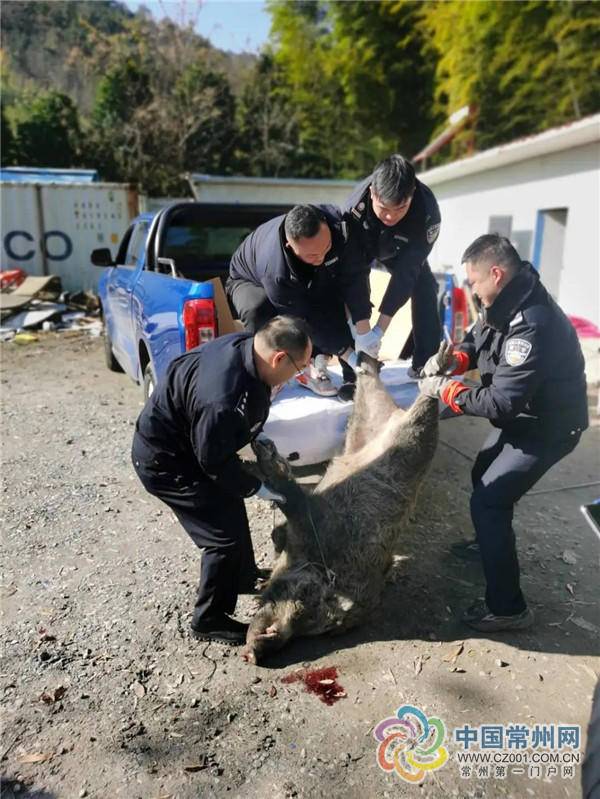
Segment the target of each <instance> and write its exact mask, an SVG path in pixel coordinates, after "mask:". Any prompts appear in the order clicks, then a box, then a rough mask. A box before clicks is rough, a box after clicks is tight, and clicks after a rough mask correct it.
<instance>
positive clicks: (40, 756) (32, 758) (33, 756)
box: [17, 752, 54, 763]
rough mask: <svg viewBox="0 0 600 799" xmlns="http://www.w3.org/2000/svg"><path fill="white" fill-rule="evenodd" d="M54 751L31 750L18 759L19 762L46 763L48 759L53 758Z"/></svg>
mask: <svg viewBox="0 0 600 799" xmlns="http://www.w3.org/2000/svg"><path fill="white" fill-rule="evenodd" d="M53 757H54V752H46V753H44V752H30V753H29V754H27V755H19V757H17V761H18V762H19V763H45V762H46V761H47V760H52V758H53Z"/></svg>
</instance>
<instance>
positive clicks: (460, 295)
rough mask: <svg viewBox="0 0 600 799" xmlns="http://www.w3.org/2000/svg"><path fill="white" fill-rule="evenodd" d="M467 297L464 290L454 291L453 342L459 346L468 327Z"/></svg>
mask: <svg viewBox="0 0 600 799" xmlns="http://www.w3.org/2000/svg"><path fill="white" fill-rule="evenodd" d="M467 318H468V317H467V296H466V294H465V292H464V289H461V288H458V287H454V288H453V289H452V341H454V342H456V344H459V343H460V342H461V341H462V340H463V338H464V336H465V329H466V326H467Z"/></svg>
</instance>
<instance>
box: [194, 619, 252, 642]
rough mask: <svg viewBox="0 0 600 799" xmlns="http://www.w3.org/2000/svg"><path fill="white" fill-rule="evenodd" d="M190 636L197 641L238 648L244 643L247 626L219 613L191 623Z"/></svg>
mask: <svg viewBox="0 0 600 799" xmlns="http://www.w3.org/2000/svg"><path fill="white" fill-rule="evenodd" d="M191 627H192V635H193V636H194V638H197V639H198V640H199V641H218V642H219V643H221V644H230V645H231V646H240V645H241V644H243V643H245V641H246V633H247V631H248V625H247V624H242V623H241V622H240V621H236V620H235V619H232V618H230V617H229V616H226V615H225V614H224V613H221V614H220V615H219V616H207V617H206V618H203V619H198V620H194V621H192V625H191Z"/></svg>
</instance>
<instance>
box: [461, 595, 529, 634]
mask: <svg viewBox="0 0 600 799" xmlns="http://www.w3.org/2000/svg"><path fill="white" fill-rule="evenodd" d="M461 621H463V622H464V623H465V624H468V625H469V627H472V628H473V629H474V630H479V631H480V632H482V633H488V632H489V633H496V632H500V631H502V630H525V629H527V627H531V625H532V624H533V613H532V611H531V610H529V608H525V610H523V611H521V613H515V614H513V615H510V616H497V615H496V614H495V613H492V611H491V610H490V609H489V608H488V606H487V605H486V603H485V602H481V601H478V602H475V603H474V604H472V605H471V607H470V608H468V609H467V610H465V612H464V613H463V614H462V616H461Z"/></svg>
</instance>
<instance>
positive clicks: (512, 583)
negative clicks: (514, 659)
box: [420, 234, 588, 632]
mask: <svg viewBox="0 0 600 799" xmlns="http://www.w3.org/2000/svg"><path fill="white" fill-rule="evenodd" d="M463 263H464V264H465V266H466V269H467V277H468V280H469V283H470V285H471V287H472V289H473V292H474V295H475V296H476V297H477V298H478V300H479V301H480V304H481V305H482V306H483V307H482V311H481V314H480V317H479V319H478V320H477V322H476V323H475V325H474V327H473V329H472V330H471V331H470V332H469V333H467V335H466V337H465V340H464V341H463V342H462V344H460V346H459V348H458V350H456V351H455V352H454V353H453V361H452V363H451V366H450V369H446V372H445V373H444V374H443V375H442V376H429V377H426V378H425V379H424V380H422V381H421V383H420V389H421V391H422V392H423V393H424V394H428V395H429V396H432V397H439V398H440V399H441V400H442V401H443V402H444V403H446V404H447V405H449V406H450V408H452V410H453V411H454V412H455V413H458V414H462V413H464V414H468V415H471V416H483V417H485V418H487V419H489V420H490V421H491V423H492V424H493V425H494V427H495V428H496V429H495V430H494V431H493V432H492V433H491V435H490V436H489V438H488V439H487V440H486V442H485V444H484V445H483V448H482V449H481V450H480V452H479V454H478V456H477V459H476V461H475V464H474V466H473V470H472V482H473V493H472V495H471V518H472V520H473V526H474V527H475V533H476V536H477V544H478V547H479V553H480V556H481V561H482V564H483V571H484V574H485V579H486V582H487V591H486V599H485V603H475V604H474V605H473V606H472V607H471V608H469V609H468V610H467V611H466V612H465V613H464V615H463V621H465V622H466V623H467V624H468V625H470V626H471V627H474V628H475V629H476V630H481V631H483V632H494V631H497V630H512V629H521V628H524V627H528V626H530V625H531V624H532V622H533V615H532V613H531V611H530V610H529V609H528V608H527V605H526V603H525V599H524V598H523V594H522V592H521V588H520V583H519V562H518V560H517V552H516V547H515V535H514V532H513V527H512V520H513V512H514V505H515V503H516V502H518V500H519V499H520V498H521V497H522V496H523V495H524V494H525V493H526V492H527V491H529V489H530V488H531V487H532V486H533V485H535V483H537V481H538V480H539V479H540V478H541V477H542V475H543V474H545V473H546V472H547V471H548V469H550V467H551V466H552V465H553V464H555V463H557V462H558V461H559V460H561V459H562V458H564V457H565V455H568V454H569V453H570V452H571V451H572V450H573V449H574V448H575V447H576V445H577V443H578V441H579V439H580V437H581V433H582V431H583V430H585V429H586V427H587V426H588V411H587V394H586V380H585V362H584V359H583V355H582V353H581V348H580V346H579V341H578V339H577V335H576V333H575V330H574V328H573V326H572V325H571V323H570V322H569V320H568V319H567V317H566V316H565V314H564V313H563V312H562V310H561V309H560V308H559V306H558V305H557V304H556V303H555V302H554V300H553V299H552V297H551V296H550V295H549V294H548V292H547V291H546V289H545V288H544V286H543V285H542V283H541V282H540V279H539V275H538V273H537V272H536V270H535V269H534V268H533V267H532V266H531V264H529V263H527V262H523V261H521V259H520V258H519V255H518V253H517V251H516V250H515V249H514V247H513V246H512V245H511V243H510V242H509V241H508V239H506V238H503V237H501V236H498V235H496V234H490V235H485V236H480V237H479V238H478V239H476V240H475V241H474V242H473V244H471V246H470V247H469V248H468V249H467V250H466V252H465V254H464V255H463ZM474 368H478V369H479V372H480V376H481V386H479V387H478V388H467V387H466V386H464V385H463V384H462V383H461V382H459V381H457V380H452V378H451V377H450V376H448V373H449V372H450V374H461V373H463V372H465V371H467V370H469V369H474ZM424 372H425V374H426V375H436V374H438V375H439V372H440V363H439V359H438V357H437V356H433V357H432V358H430V360H429V361H428V362H427V364H426V365H425V368H424Z"/></svg>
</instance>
